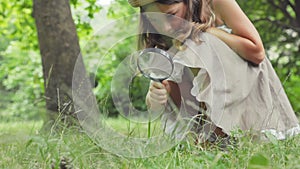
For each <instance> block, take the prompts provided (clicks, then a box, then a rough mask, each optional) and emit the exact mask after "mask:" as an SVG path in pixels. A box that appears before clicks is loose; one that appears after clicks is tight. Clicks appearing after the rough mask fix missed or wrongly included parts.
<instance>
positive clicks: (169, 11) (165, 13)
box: [145, 2, 187, 35]
mask: <svg viewBox="0 0 300 169" xmlns="http://www.w3.org/2000/svg"><path fill="white" fill-rule="evenodd" d="M186 10H187V6H186V4H184V3H183V2H179V3H175V4H171V5H165V4H160V3H153V4H150V5H147V6H146V8H145V12H147V13H145V15H146V17H147V19H148V20H149V22H150V23H151V25H152V26H153V27H154V28H155V29H156V31H158V32H159V33H162V34H166V35H170V34H173V33H174V32H176V31H178V30H180V29H181V28H182V26H183V25H182V24H183V23H185V22H184V21H185V20H184V18H185V16H186ZM148 12H149V13H148Z"/></svg>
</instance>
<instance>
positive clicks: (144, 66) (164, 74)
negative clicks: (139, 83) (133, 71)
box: [137, 48, 174, 82]
mask: <svg viewBox="0 0 300 169" xmlns="http://www.w3.org/2000/svg"><path fill="white" fill-rule="evenodd" d="M137 67H138V69H139V71H140V72H141V73H142V74H143V75H144V76H145V77H146V78H149V79H151V80H153V81H157V82H162V81H163V80H165V79H168V78H169V77H170V76H171V75H172V72H173V70H174V64H173V60H172V58H171V56H170V54H169V53H168V52H166V51H164V50H162V49H159V48H146V49H144V50H142V51H141V52H140V54H139V56H138V58H137Z"/></svg>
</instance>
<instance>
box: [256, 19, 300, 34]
mask: <svg viewBox="0 0 300 169" xmlns="http://www.w3.org/2000/svg"><path fill="white" fill-rule="evenodd" d="M261 21H267V22H270V23H272V24H275V25H276V26H278V27H280V28H282V29H292V30H294V31H296V32H298V33H300V28H299V27H297V26H293V25H287V24H285V23H283V22H280V21H277V20H272V19H270V18H260V19H255V20H253V23H256V22H261Z"/></svg>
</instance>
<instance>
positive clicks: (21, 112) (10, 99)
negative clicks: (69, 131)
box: [0, 41, 44, 120]
mask: <svg viewBox="0 0 300 169" xmlns="http://www.w3.org/2000/svg"><path fill="white" fill-rule="evenodd" d="M22 45H23V44H22V43H20V42H16V41H12V42H10V45H9V46H8V47H7V49H6V50H5V51H3V52H0V54H1V55H2V56H4V57H5V59H3V60H2V61H1V63H0V67H1V71H0V81H1V86H2V88H0V90H5V91H6V96H5V98H6V99H2V98H1V99H0V100H1V101H3V102H2V103H3V105H2V107H3V108H4V109H1V111H0V118H2V119H5V120H15V119H33V118H36V114H38V113H42V112H41V106H43V105H44V103H43V101H42V100H43V99H42V94H43V93H42V91H43V88H44V84H43V74H42V65H41V58H40V56H39V54H38V53H37V51H33V50H22ZM39 108H40V109H39Z"/></svg>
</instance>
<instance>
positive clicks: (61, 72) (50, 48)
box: [33, 0, 85, 120]
mask: <svg viewBox="0 0 300 169" xmlns="http://www.w3.org/2000/svg"><path fill="white" fill-rule="evenodd" d="M33 2H34V6H33V16H34V18H35V22H36V27H37V31H38V40H39V48H40V53H41V56H42V66H43V75H44V86H45V98H46V108H47V110H48V115H49V117H50V120H55V119H54V118H56V117H57V115H58V114H60V115H63V116H60V117H69V116H70V115H72V113H73V112H74V107H73V104H72V100H73V99H72V92H71V89H72V77H73V70H74V66H75V63H76V61H77V58H78V57H80V58H79V60H80V61H82V58H81V55H80V47H79V42H78V37H77V33H76V27H75V24H74V21H73V19H72V15H71V10H70V3H69V0H33ZM82 65H83V64H82ZM82 68H84V66H83V67H82ZM83 73H85V70H84V69H83Z"/></svg>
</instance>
